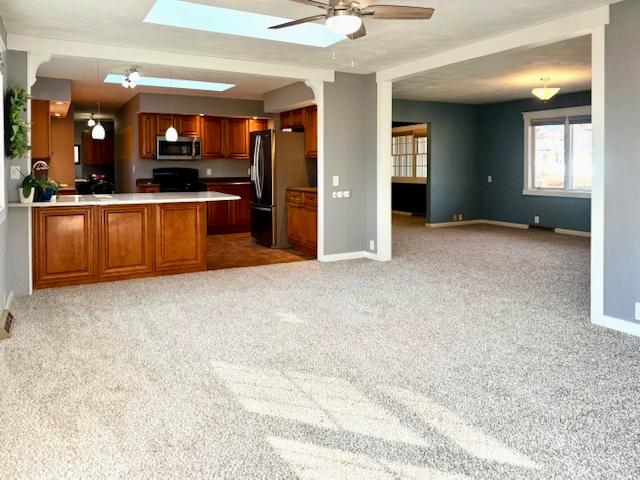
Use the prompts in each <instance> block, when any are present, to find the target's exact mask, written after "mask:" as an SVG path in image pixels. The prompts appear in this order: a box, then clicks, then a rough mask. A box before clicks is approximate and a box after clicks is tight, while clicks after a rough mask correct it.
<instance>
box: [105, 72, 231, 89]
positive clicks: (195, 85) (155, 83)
mask: <svg viewBox="0 0 640 480" xmlns="http://www.w3.org/2000/svg"><path fill="white" fill-rule="evenodd" d="M124 80H125V78H124V75H118V74H115V73H110V74H109V75H107V76H106V77H105V79H104V83H116V84H122V82H123V81H124ZM137 84H138V85H145V86H147V87H164V88H180V89H184V90H207V91H211V92H224V91H226V90H229V89H230V88H233V87H235V85H234V84H232V83H217V82H201V81H199V80H180V79H176V78H174V79H173V82H172V81H171V79H170V78H162V77H148V76H146V75H145V76H144V77H140V78H139V79H138V82H137Z"/></svg>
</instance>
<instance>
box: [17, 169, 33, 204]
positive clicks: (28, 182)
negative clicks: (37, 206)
mask: <svg viewBox="0 0 640 480" xmlns="http://www.w3.org/2000/svg"><path fill="white" fill-rule="evenodd" d="M37 188H38V180H36V177H34V176H33V175H27V176H26V177H24V178H23V179H22V184H21V185H20V188H19V189H18V194H19V196H20V203H32V202H33V200H34V198H35V196H36V190H37Z"/></svg>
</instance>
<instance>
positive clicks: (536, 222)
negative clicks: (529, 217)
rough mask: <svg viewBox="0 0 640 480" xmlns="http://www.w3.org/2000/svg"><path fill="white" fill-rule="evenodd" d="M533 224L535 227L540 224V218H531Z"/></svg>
mask: <svg viewBox="0 0 640 480" xmlns="http://www.w3.org/2000/svg"><path fill="white" fill-rule="evenodd" d="M533 223H535V224H536V225H538V224H539V223H540V217H539V216H538V215H536V216H535V217H533Z"/></svg>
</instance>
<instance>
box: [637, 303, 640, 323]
mask: <svg viewBox="0 0 640 480" xmlns="http://www.w3.org/2000/svg"><path fill="white" fill-rule="evenodd" d="M636 320H639V321H640V302H636Z"/></svg>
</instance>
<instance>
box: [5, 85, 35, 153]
mask: <svg viewBox="0 0 640 480" xmlns="http://www.w3.org/2000/svg"><path fill="white" fill-rule="evenodd" d="M29 98H30V97H29V94H28V93H27V92H26V90H24V89H23V88H19V87H12V88H10V89H9V90H7V99H8V100H9V115H8V118H7V121H8V125H7V127H8V128H7V134H6V137H7V138H6V142H5V145H6V147H7V148H6V149H7V151H8V152H9V155H10V156H11V157H13V158H19V157H24V156H25V155H26V154H27V153H29V150H31V147H30V146H29V123H28V122H27V120H26V119H25V118H24V113H25V112H26V111H27V102H28V101H29Z"/></svg>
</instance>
